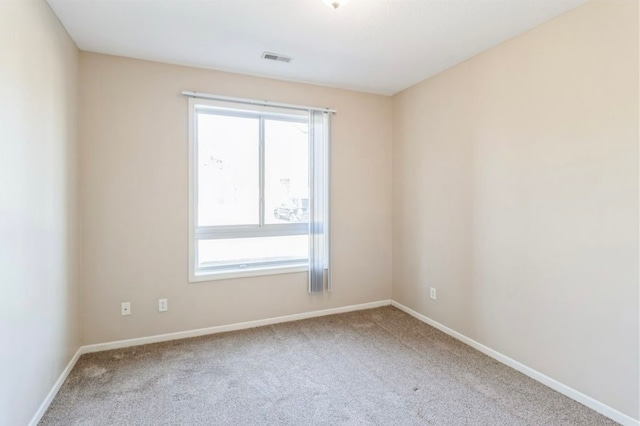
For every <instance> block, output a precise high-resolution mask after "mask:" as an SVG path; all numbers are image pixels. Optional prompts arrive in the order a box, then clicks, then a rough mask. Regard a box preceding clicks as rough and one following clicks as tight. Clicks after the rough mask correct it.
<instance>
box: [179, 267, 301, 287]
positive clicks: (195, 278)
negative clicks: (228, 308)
mask: <svg viewBox="0 0 640 426" xmlns="http://www.w3.org/2000/svg"><path fill="white" fill-rule="evenodd" d="M308 270H309V267H308V266H307V265H291V266H272V267H262V268H253V269H242V270H238V271H220V272H201V273H196V274H190V276H189V282H190V283H197V282H203V281H217V280H230V279H235V278H246V277H259V276H262V275H278V274H292V273H296V272H307V271H308Z"/></svg>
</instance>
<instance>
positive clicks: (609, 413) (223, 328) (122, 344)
mask: <svg viewBox="0 0 640 426" xmlns="http://www.w3.org/2000/svg"><path fill="white" fill-rule="evenodd" d="M387 305H393V306H395V307H396V308H398V309H400V310H402V311H404V312H406V313H408V314H409V315H411V316H413V317H415V318H417V319H419V320H420V321H423V322H425V323H427V324H429V325H431V326H432V327H435V328H437V329H438V330H440V331H442V332H444V333H446V334H448V335H450V336H452V337H454V338H456V339H458V340H460V341H461V342H464V343H466V344H467V345H469V346H471V347H472V348H475V349H477V350H478V351H480V352H482V353H484V354H485V355H488V356H490V357H491V358H493V359H495V360H497V361H500V362H501V363H503V364H505V365H507V366H509V367H511V368H513V369H515V370H517V371H519V372H521V373H523V374H525V375H527V376H529V377H531V378H532V379H534V380H537V381H538V382H540V383H542V384H544V385H546V386H548V387H550V388H551V389H554V390H556V391H558V392H560V393H561V394H563V395H566V396H568V397H569V398H571V399H573V400H575V401H578V402H580V403H581V404H584V405H586V406H587V407H589V408H591V409H593V410H595V411H597V412H598V413H600V414H602V415H604V416H606V417H608V418H610V419H612V420H614V421H616V422H618V423H620V424H622V425H624V426H640V422H639V421H638V420H635V419H634V418H632V417H630V416H627V415H626V414H624V413H621V412H619V411H617V410H615V409H614V408H611V407H609V406H608V405H606V404H603V403H602V402H600V401H597V400H595V399H593V398H591V397H589V396H587V395H585V394H583V393H581V392H579V391H577V390H575V389H573V388H571V387H569V386H567V385H565V384H562V383H560V382H558V381H557V380H554V379H552V378H551V377H548V376H545V375H544V374H542V373H540V372H539V371H536V370H534V369H533V368H530V367H527V366H526V365H524V364H521V363H520V362H518V361H516V360H514V359H511V358H509V357H508V356H506V355H503V354H501V353H499V352H497V351H495V350H493V349H491V348H489V347H487V346H484V345H483V344H481V343H478V342H476V341H475V340H473V339H471V338H469V337H467V336H465V335H463V334H460V333H458V332H457V331H455V330H452V329H450V328H449V327H447V326H445V325H442V324H440V323H439V322H437V321H434V320H432V319H431V318H429V317H427V316H424V315H422V314H420V313H418V312H416V311H414V310H413V309H410V308H408V307H406V306H404V305H402V304H401V303H398V302H396V301H392V300H381V301H378V302H371V303H362V304H359V305H349V306H342V307H339V308H332V309H323V310H319V311H311V312H303V313H300V314H293V315H285V316H281V317H275V318H267V319H262V320H256V321H247V322H241V323H236V324H228V325H220V326H215V327H208V328H200V329H197V330H189V331H180V332H177V333H167V334H159V335H155V336H148V337H140V338H136V339H127V340H118V341H114V342H107V343H98V344H95V345H86V346H81V347H80V348H79V349H78V351H77V352H76V353H75V355H74V356H73V357H72V358H71V361H69V364H67V367H66V368H65V369H64V371H63V372H62V374H61V375H60V377H59V378H58V380H57V381H56V383H55V384H54V385H53V387H52V388H51V391H50V392H49V393H48V394H47V397H46V398H45V399H44V401H43V402H42V404H40V407H39V408H38V411H37V412H36V414H35V415H34V416H33V418H32V419H31V422H29V426H37V424H38V422H39V421H40V420H41V419H42V416H44V413H45V412H46V411H47V409H48V408H49V405H50V404H51V402H52V401H53V398H55V396H56V394H57V393H58V391H59V390H60V388H61V387H62V385H63V384H64V381H65V380H66V379H67V376H68V375H69V373H70V372H71V370H72V369H73V367H74V366H75V365H76V362H77V361H78V358H79V357H80V355H82V354H86V353H91V352H100V351H106V350H111V349H120V348H127V347H130V346H138V345H145V344H150V343H159V342H167V341H170V340H178V339H185V338H189V337H198V336H205V335H208V334H215V333H223V332H227V331H234V330H244V329H248V328H254V327H260V326H264V325H271V324H278V323H283V322H290V321H298V320H302V319H307V318H315V317H321V316H326V315H334V314H341V313H345V312H352V311H359V310H363V309H373V308H378V307H381V306H387Z"/></svg>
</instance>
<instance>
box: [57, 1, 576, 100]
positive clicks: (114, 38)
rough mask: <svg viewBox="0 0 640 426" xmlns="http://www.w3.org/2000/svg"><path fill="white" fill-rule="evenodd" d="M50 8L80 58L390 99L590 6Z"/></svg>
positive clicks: (152, 4) (63, 4) (148, 4)
mask: <svg viewBox="0 0 640 426" xmlns="http://www.w3.org/2000/svg"><path fill="white" fill-rule="evenodd" d="M48 2H49V4H50V5H51V7H52V8H53V10H54V12H55V13H56V14H57V15H58V17H59V18H60V20H61V21H62V23H63V25H64V26H65V28H66V29H67V31H68V32H69V34H70V35H71V37H72V38H73V40H74V41H75V42H76V44H77V45H78V47H79V48H80V49H82V50H87V51H91V52H99V53H106V54H110V55H119V56H126V57H132V58H139V59H147V60H152V61H159V62H168V63H176V64H184V65H192V66H198V67H204V68H212V69H218V70H225V71H233V72H239V73H245V74H253V75H261V76H267V77H274V78H279V79H285V80H294V81H303V82H309V83H314V84H320V85H325V86H332V87H340V88H345V89H352V90H359V91H364V92H371V93H379V94H385V95H391V94H394V93H397V92H399V91H401V90H403V89H406V88H407V87H410V86H412V85H414V84H415V83H418V82H419V81H421V80H424V79H425V78H427V77H430V76H432V75H434V74H437V73H438V72H440V71H443V70H445V69H447V68H449V67H451V66H453V65H455V64H457V63H459V62H462V61H464V60H465V59H468V58H470V57H472V56H474V55H476V54H478V53H480V52H482V51H484V50H486V49H488V48H490V47H493V46H495V45H497V44H500V43H501V42H503V41H505V40H507V39H509V38H512V37H514V36H516V35H518V34H520V33H522V32H524V31H526V30H528V29H530V28H533V27H535V26H537V25H539V24H541V23H543V22H545V21H547V20H549V19H551V18H553V17H554V16H557V15H559V14H561V13H563V12H565V11H567V10H569V9H571V8H573V7H576V6H578V5H580V4H582V3H585V2H586V0H350V1H349V2H348V3H347V4H346V5H345V6H343V7H341V8H339V9H338V10H332V9H330V8H329V7H327V6H326V5H325V4H324V3H323V2H322V1H321V0H48ZM264 51H268V52H275V53H280V54H284V55H287V56H291V57H293V58H294V59H293V61H292V62H291V63H289V64H285V63H279V62H273V61H267V60H264V59H261V57H260V56H261V55H262V53H263V52H264Z"/></svg>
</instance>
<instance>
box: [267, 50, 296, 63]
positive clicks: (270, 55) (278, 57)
mask: <svg viewBox="0 0 640 426" xmlns="http://www.w3.org/2000/svg"><path fill="white" fill-rule="evenodd" d="M262 59H268V60H270V61H276V62H284V63H286V64H288V63H289V62H291V59H293V58H290V57H288V56H284V55H279V54H277V53H271V52H264V53H263V54H262Z"/></svg>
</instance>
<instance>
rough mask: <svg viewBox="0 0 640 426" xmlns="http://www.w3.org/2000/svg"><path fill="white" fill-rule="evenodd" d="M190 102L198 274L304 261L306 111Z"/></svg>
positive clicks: (196, 266)
mask: <svg viewBox="0 0 640 426" xmlns="http://www.w3.org/2000/svg"><path fill="white" fill-rule="evenodd" d="M193 108H194V110H193V111H192V119H193V120H194V123H192V125H194V138H193V142H192V143H194V144H195V146H194V147H192V149H193V156H194V158H193V164H192V166H195V170H192V173H193V176H192V178H193V180H194V181H193V183H194V185H193V191H194V194H193V195H194V196H193V201H192V202H193V204H194V205H193V212H194V216H195V217H194V218H193V220H194V227H193V233H194V235H193V237H194V238H193V243H194V245H195V247H194V249H195V265H194V266H195V272H196V274H208V273H215V272H220V271H236V270H243V269H252V268H253V269H255V268H265V267H275V266H289V265H303V264H306V262H307V258H308V251H309V240H308V222H309V148H308V146H309V144H308V141H309V135H308V133H309V124H308V116H307V115H306V114H305V115H298V114H282V113H272V112H268V113H267V112H259V111H250V110H244V109H242V110H233V109H223V108H217V107H211V106H208V105H206V104H204V105H198V104H194V105H193Z"/></svg>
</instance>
